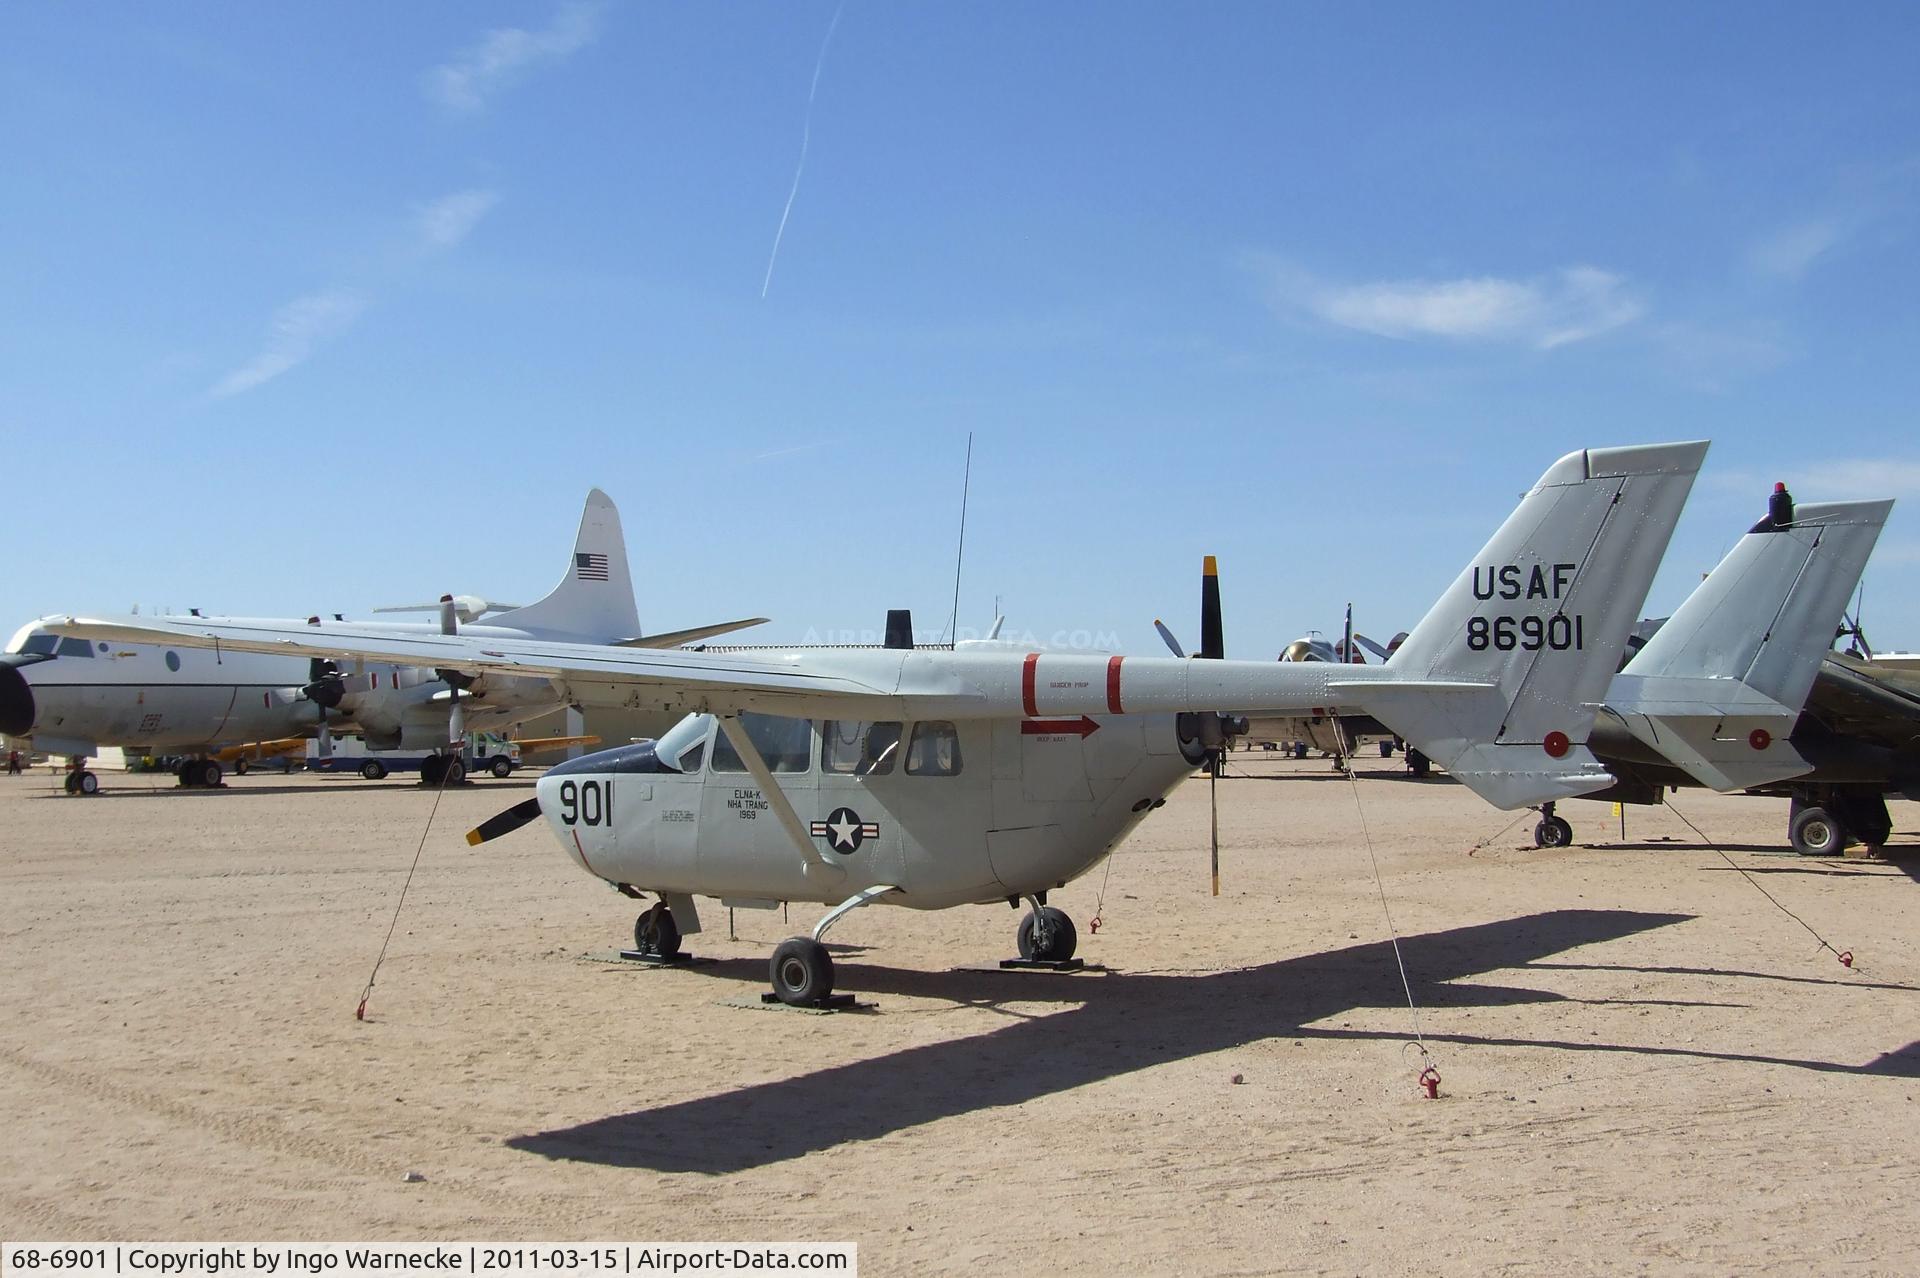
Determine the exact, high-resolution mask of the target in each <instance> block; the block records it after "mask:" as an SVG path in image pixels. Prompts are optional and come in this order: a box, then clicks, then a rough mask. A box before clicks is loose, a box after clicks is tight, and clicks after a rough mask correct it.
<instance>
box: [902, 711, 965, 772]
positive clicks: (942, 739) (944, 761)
mask: <svg viewBox="0 0 1920 1278" xmlns="http://www.w3.org/2000/svg"><path fill="white" fill-rule="evenodd" d="M907 775H908V776H910V777H957V776H959V775H960V734H959V733H958V732H956V731H954V727H953V725H952V724H951V723H946V722H942V721H940V720H930V721H928V722H926V723H916V724H914V725H913V743H912V744H911V745H909V746H908V747H907Z"/></svg>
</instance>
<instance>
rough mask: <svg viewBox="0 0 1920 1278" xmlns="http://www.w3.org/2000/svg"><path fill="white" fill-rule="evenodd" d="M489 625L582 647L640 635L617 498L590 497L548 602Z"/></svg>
mask: <svg viewBox="0 0 1920 1278" xmlns="http://www.w3.org/2000/svg"><path fill="white" fill-rule="evenodd" d="M484 624H486V625H489V626H510V627H513V628H514V629H517V630H527V631H532V632H534V633H536V634H538V635H540V636H542V637H544V638H553V639H566V640H574V641H578V642H582V643H612V642H614V641H616V640H620V639H627V638H631V637H632V636H634V635H637V634H639V633H640V610H639V609H638V608H637V607H636V606H635V605H634V601H633V576H632V574H631V573H630V572H629V571H628V570H627V540H626V537H625V535H624V534H623V533H622V532H621V531H620V512H619V510H617V509H616V508H615V507H614V504H613V499H612V498H611V497H609V496H607V495H606V494H605V493H603V492H601V491H600V490H599V489H598V488H596V489H594V490H593V491H592V492H590V493H588V494H587V507H586V510H585V511H583V512H582V513H581V515H580V535H579V536H578V537H576V538H575V539H574V543H573V553H572V554H571V555H569V556H568V557H567V570H566V575H564V576H563V577H561V578H560V584H559V585H557V586H555V587H554V588H553V590H552V591H551V592H550V593H549V594H548V595H547V597H546V598H544V599H541V600H540V601H538V602H537V603H531V604H528V605H527V606H526V607H524V608H515V609H513V610H512V611H510V612H502V613H496V614H494V615H493V616H491V617H488V618H487V619H486V621H485V623H484Z"/></svg>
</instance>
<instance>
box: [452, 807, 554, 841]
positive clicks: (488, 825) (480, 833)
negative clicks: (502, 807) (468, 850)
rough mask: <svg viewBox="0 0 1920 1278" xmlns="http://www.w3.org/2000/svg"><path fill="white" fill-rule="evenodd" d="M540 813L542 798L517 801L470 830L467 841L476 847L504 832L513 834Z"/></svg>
mask: <svg viewBox="0 0 1920 1278" xmlns="http://www.w3.org/2000/svg"><path fill="white" fill-rule="evenodd" d="M539 815H540V800H539V799H538V798H537V797H536V798H532V799H527V800H525V801H524V802H521V803H516V804H514V805H513V806H512V807H510V808H508V809H507V810H506V811H505V812H496V813H494V814H493V815H492V816H490V817H488V818H487V819H486V820H484V821H482V822H481V823H480V824H479V825H476V826H474V827H473V829H471V830H468V831H467V842H468V843H470V844H472V845H473V846H474V847H479V846H480V845H481V844H482V843H485V842H486V841H487V840H489V839H497V838H499V837H500V836H501V835H503V834H512V833H513V832H514V831H515V830H517V829H519V828H520V827H521V826H523V825H525V824H526V823H527V822H529V821H531V820H533V819H534V818H535V817H537V816H539Z"/></svg>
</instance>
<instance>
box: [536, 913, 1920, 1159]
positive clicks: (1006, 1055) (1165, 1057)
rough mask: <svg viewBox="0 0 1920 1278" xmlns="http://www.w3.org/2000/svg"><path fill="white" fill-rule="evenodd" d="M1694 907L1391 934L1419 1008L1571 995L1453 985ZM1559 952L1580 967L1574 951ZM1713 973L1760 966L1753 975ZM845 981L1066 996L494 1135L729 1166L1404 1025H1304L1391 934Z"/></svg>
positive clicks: (1350, 1001)
mask: <svg viewBox="0 0 1920 1278" xmlns="http://www.w3.org/2000/svg"><path fill="white" fill-rule="evenodd" d="M1692 917H1693V916H1692V915H1686V914H1653V913H1641V912H1636V911H1629V910H1555V911H1551V912H1548V913H1543V914H1533V915H1526V916H1524V917H1520V918H1515V919H1507V920H1502V921H1500V922H1495V923H1485V924H1479V925H1476V926H1472V927H1463V928H1453V929H1449V930H1447V931H1442V932H1432V933H1427V934H1425V935H1422V936H1414V937H1408V938H1405V939H1403V940H1402V941H1401V949H1402V951H1403V952H1404V953H1405V955H1406V960H1407V969H1408V972H1409V974H1410V975H1411V977H1412V979H1413V981H1414V997H1415V999H1416V1000H1417V1001H1418V1002H1419V1003H1420V1004H1421V1005H1422V1006H1426V1007H1448V1006H1452V1007H1460V1006H1474V1007H1494V1006H1514V1005H1524V1004H1532V1003H1542V1002H1565V1001H1569V1000H1568V999H1567V998H1566V996H1563V995H1559V994H1555V993H1552V992H1549V991H1542V990H1537V989H1523V988H1513V987H1503V986H1494V985H1481V984H1471V985H1455V984H1448V982H1453V981H1459V980H1462V979H1464V978H1467V977H1473V976H1478V975H1482V974H1485V973H1489V972H1498V971H1501V970H1503V969H1522V970H1524V969H1526V968H1528V967H1529V966H1539V967H1549V966H1552V965H1547V964H1544V963H1542V962H1541V960H1544V959H1546V958H1547V957H1549V956H1551V955H1555V954H1560V953H1563V952H1565V951H1568V950H1573V949H1577V948H1579V947H1580V946H1583V945H1592V944H1598V943H1601V942H1606V941H1614V940H1620V939H1622V938H1625V937H1629V936H1634V935H1637V934H1639V933H1643V932H1648V931H1652V930H1653V929H1655V928H1661V927H1668V926H1671V925H1673V924H1675V923H1682V922H1685V921H1687V920H1688V919H1690V918H1692ZM1561 966H1567V967H1573V968H1577V969H1578V970H1586V968H1585V967H1584V966H1582V965H1561ZM697 970H699V971H701V972H702V973H703V974H706V975H709V976H712V977H715V978H719V979H725V980H729V981H731V980H743V981H751V982H753V983H754V985H755V986H757V985H758V984H759V983H760V982H762V981H764V979H765V967H764V965H763V964H760V963H758V962H756V961H753V960H747V959H737V960H725V961H722V962H720V963H717V964H714V965H712V966H708V967H704V968H701V969H697ZM1599 970H1605V969H1604V968H1601V969H1599ZM1706 974H1712V975H1720V974H1722V973H1713V972H1711V971H1709V972H1707V973H1706ZM1725 975H1752V976H1759V977H1761V978H1762V979H1772V977H1771V976H1770V975H1769V974H1761V973H1725ZM842 978H843V979H842V985H843V987H847V988H849V989H850V990H857V991H859V992H861V993H897V994H901V995H912V996H916V997H926V998H936V999H948V1000H951V1001H953V1002H955V1003H956V1004H962V1005H973V1006H982V1007H987V1008H995V1007H997V1005H999V1004H1001V1003H1025V1004H1032V1003H1036V1002H1047V1001H1055V1002H1063V1003H1066V1002H1070V1003H1074V1004H1077V1006H1075V1007H1074V1008H1073V1009H1072V1010H1069V1011H1061V1012H1054V1013H1051V1014H1044V1015H1035V1014H1031V1013H1020V1012H1017V1011H1015V1010H1014V1009H1011V1008H1009V1009H1006V1010H1007V1012H1008V1014H1009V1015H1010V1016H1017V1017H1018V1019H1015V1020H1012V1021H1011V1022H1010V1023H1009V1024H1007V1025H1004V1026H1002V1027H1000V1028H998V1029H994V1030H991V1031H988V1032H987V1033H984V1034H977V1035H972V1036H969V1037H966V1038H961V1039H955V1040H950V1041H946V1042H940V1043H933V1044H927V1045H925V1046H920V1047H912V1048H907V1049H904V1050H902V1051H898V1052H891V1053H888V1054H885V1055H882V1056H877V1057H872V1058H869V1059H866V1060H862V1061H856V1062H853V1063H851V1064H847V1065H840V1066H834V1067H831V1068H827V1069H821V1070H816V1071H814V1072H812V1073H809V1074H803V1075H800V1076H797V1077H794V1078H785V1079H778V1080H775V1081H772V1082H767V1083H760V1084H756V1085H754V1086H751V1087H743V1088H738V1089H735V1090H733V1091H728V1092H722V1093H719V1094H717V1095H713V1096H705V1097H701V1098H699V1099H696V1100H690V1101H682V1102H678V1103H676V1104H670V1105H661V1106H657V1107H654V1108H650V1109H640V1110H635V1111H633V1112H631V1113H625V1114H617V1115H612V1116H609V1117H606V1118H601V1119H595V1120H593V1121H591V1122H586V1123H581V1124H579V1125H577V1126H573V1127H566V1128H561V1129H557V1130H552V1131H544V1132H538V1133H533V1134H529V1135H524V1136H516V1137H513V1138H511V1139H509V1140H508V1141H507V1142H506V1144H508V1145H509V1146H511V1147H513V1148H515V1149H519V1150H522V1151H525V1152H528V1153H534V1154H539V1155H542V1156H544V1157H547V1158H555V1159H567V1160H573V1161H580V1162H592V1163H599V1164H604V1165H608V1166H616V1167H645V1168H650V1169H652V1170H655V1171H667V1172H704V1173H727V1172H737V1171H743V1170H745V1169H747V1168H751V1167H758V1166H763V1165H766V1164H769V1163H776V1162H781V1161H784V1160H787V1159H792V1158H799V1157H802V1156H803V1155H806V1154H809V1153H813V1152H816V1151H818V1150H823V1149H827V1148H830V1147H832V1146H834V1145H838V1144H841V1143H844V1142H847V1141H859V1140H872V1139H875V1138H877V1137H880V1136H884V1135H887V1134H888V1133H890V1132H895V1131H899V1130H902V1129H904V1128H909V1127H916V1126H919V1125H922V1124H925V1123H931V1122H936V1121H938V1120H940V1119H943V1118H952V1117H955V1116H957V1115H961V1114H967V1113H972V1112H975V1111H978V1110H983V1109H992V1108H995V1107H998V1106H1004V1105H1019V1104H1022V1103H1025V1102H1027V1101H1031V1100H1034V1099H1036V1098H1038V1097H1042V1096H1048V1095H1052V1094H1054V1093H1057V1092H1063V1091H1067V1090H1070V1089H1072V1088H1075V1087H1082V1086H1085V1085H1087V1084H1089V1083H1097V1082H1100V1081H1102V1080H1104V1079H1109V1078H1114V1077H1117V1076H1119V1075H1123V1074H1129V1073H1133V1072H1135V1071H1138V1070H1143V1069H1150V1068H1152V1067H1154V1066H1156V1065H1164V1064H1167V1063H1169V1062H1174V1061H1181V1060H1186V1059H1189V1058H1191V1057H1196V1056H1201V1055H1204V1054H1207V1053H1211V1052H1218V1051H1222V1050H1226V1049H1229V1048H1235V1047H1241V1046H1245V1045H1247V1044H1251V1043H1256V1042H1260V1041H1263V1040H1266V1039H1272V1038H1282V1037H1290V1038H1306V1037H1325V1038H1367V1039H1387V1040H1397V1039H1403V1038H1405V1037H1407V1035H1405V1034H1404V1033H1385V1032H1369V1031H1354V1030H1327V1029H1318V1028H1313V1029H1310V1028H1306V1027H1308V1026H1311V1025H1313V1024H1314V1023H1315V1022H1318V1021H1322V1020H1325V1019H1327V1018H1329V1017H1333V1016H1336V1015H1338V1014H1340V1013H1342V1012H1348V1011H1353V1010H1358V1009H1370V1008H1385V1007H1398V1006H1403V1005H1404V1003H1405V994H1404V992H1403V991H1402V989H1401V987H1400V982H1399V977H1398V974H1397V972H1396V969H1395V966H1394V961H1393V953H1392V949H1391V947H1390V945H1388V944H1387V943H1385V942H1380V943H1370V944H1365V945H1355V946H1348V947H1346V948H1344V949H1339V950H1334V951H1330V952H1327V953H1323V954H1311V955H1302V956H1299V957H1297V958H1290V959H1283V960H1280V961H1277V962H1273V963H1265V964H1261V965H1259V966H1257V967H1251V968H1244V969H1238V970H1234V971H1228V972H1220V973H1214V974H1206V975H1185V974H1181V975H1172V974H1156V973H1115V974H1112V975H1108V976H1104V977H1096V976H1082V977H1063V978H1051V977H1039V978H1035V977H1032V976H1028V975H1012V974H1002V973H997V972H973V971H965V970H959V971H949V972H921V971H906V970H902V969H898V968H888V967H882V966H874V965H868V964H859V965H856V966H851V967H847V968H843V969H842ZM1790 979H1791V978H1790ZM1892 988H1905V987H1892ZM756 992H757V990H756ZM1607 1001H1610V1002H1611V1001H1612V1000H1607ZM1688 1005H1693V1004H1688ZM1700 1005H1701V1006H1725V1005H1724V1004H1700ZM1428 1037H1429V1038H1432V1039H1438V1040H1440V1041H1447V1042H1455V1043H1471V1044H1476V1045H1512V1046H1537V1047H1544V1048H1552V1049H1556V1050H1564V1051H1570V1052H1583V1053H1584V1052H1594V1051H1601V1052H1621V1053H1630V1054H1635V1055H1649V1056H1676V1057H1685V1058H1688V1059H1692V1060H1707V1061H1728V1062H1754V1063H1769V1064H1783V1065H1792V1066H1796V1067H1799V1068H1805V1069H1812V1070H1819V1071H1829V1072H1842V1073H1856V1074H1894V1075H1898V1076H1901V1077H1920V1045H1909V1046H1907V1047H1904V1048H1901V1049H1899V1050H1898V1051H1894V1052H1890V1053H1888V1054H1886V1055H1885V1056H1882V1057H1880V1058H1879V1059H1878V1060H1876V1061H1874V1062H1870V1063H1869V1064H1867V1065H1847V1064H1842V1063H1838V1062H1831V1061H1820V1060H1795V1059H1784V1058H1774V1057H1766V1056H1758V1055H1748V1054H1738V1053H1720V1052H1708V1051H1697V1050H1683V1049H1677V1048H1664V1047H1648V1046H1640V1045H1634V1044H1609V1043H1596V1042H1591V1041H1588V1042H1558V1041H1552V1040H1544V1039H1543V1040H1529V1039H1502V1038H1492V1037H1476V1036H1468V1035H1456V1036H1439V1035H1429V1036H1428Z"/></svg>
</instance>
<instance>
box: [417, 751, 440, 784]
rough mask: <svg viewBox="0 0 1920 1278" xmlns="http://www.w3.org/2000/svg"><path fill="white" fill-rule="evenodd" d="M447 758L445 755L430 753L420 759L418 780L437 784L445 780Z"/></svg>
mask: <svg viewBox="0 0 1920 1278" xmlns="http://www.w3.org/2000/svg"><path fill="white" fill-rule="evenodd" d="M446 776H447V759H446V756H445V755H440V754H430V755H428V756H427V757H426V758H424V759H422V760H421V761H420V780H421V781H422V782H423V783H424V784H426V785H439V784H440V783H441V782H442V781H444V780H446Z"/></svg>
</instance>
